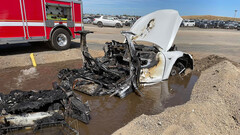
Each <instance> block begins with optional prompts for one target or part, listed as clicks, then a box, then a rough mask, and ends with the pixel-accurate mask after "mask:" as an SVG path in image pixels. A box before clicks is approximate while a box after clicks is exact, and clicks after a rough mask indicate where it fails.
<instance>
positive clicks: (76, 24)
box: [75, 23, 83, 27]
mask: <svg viewBox="0 0 240 135" xmlns="http://www.w3.org/2000/svg"><path fill="white" fill-rule="evenodd" d="M75 26H76V27H82V26H83V24H82V23H75Z"/></svg>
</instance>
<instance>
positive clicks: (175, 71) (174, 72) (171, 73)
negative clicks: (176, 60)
mask: <svg viewBox="0 0 240 135" xmlns="http://www.w3.org/2000/svg"><path fill="white" fill-rule="evenodd" d="M179 72H180V68H178V67H176V66H173V68H172V70H171V72H170V75H171V76H175V75H177V74H178V73H179Z"/></svg>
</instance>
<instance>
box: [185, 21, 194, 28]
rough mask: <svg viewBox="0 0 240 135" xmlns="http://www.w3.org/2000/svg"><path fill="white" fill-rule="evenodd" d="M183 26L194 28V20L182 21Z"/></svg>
mask: <svg viewBox="0 0 240 135" xmlns="http://www.w3.org/2000/svg"><path fill="white" fill-rule="evenodd" d="M183 26H184V27H188V26H190V27H193V26H195V21H194V20H184V21H183Z"/></svg>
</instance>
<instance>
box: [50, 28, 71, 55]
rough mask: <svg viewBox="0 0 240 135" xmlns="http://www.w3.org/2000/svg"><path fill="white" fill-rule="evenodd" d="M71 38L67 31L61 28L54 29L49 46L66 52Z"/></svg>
mask: <svg viewBox="0 0 240 135" xmlns="http://www.w3.org/2000/svg"><path fill="white" fill-rule="evenodd" d="M70 44H71V37H70V34H69V32H68V31H67V30H65V29H63V28H58V29H56V30H55V31H54V32H53V34H52V37H51V40H50V46H51V48H53V49H55V50H66V49H68V48H69V47H70Z"/></svg>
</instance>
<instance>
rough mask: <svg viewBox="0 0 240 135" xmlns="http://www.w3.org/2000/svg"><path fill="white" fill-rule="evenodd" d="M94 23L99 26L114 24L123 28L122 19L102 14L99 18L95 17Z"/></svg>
mask: <svg viewBox="0 0 240 135" xmlns="http://www.w3.org/2000/svg"><path fill="white" fill-rule="evenodd" d="M93 24H95V25H97V26H98V27H103V26H112V27H116V28H121V27H122V26H123V24H122V22H121V21H119V20H118V19H116V18H114V17H109V16H101V17H99V18H94V21H93Z"/></svg>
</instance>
